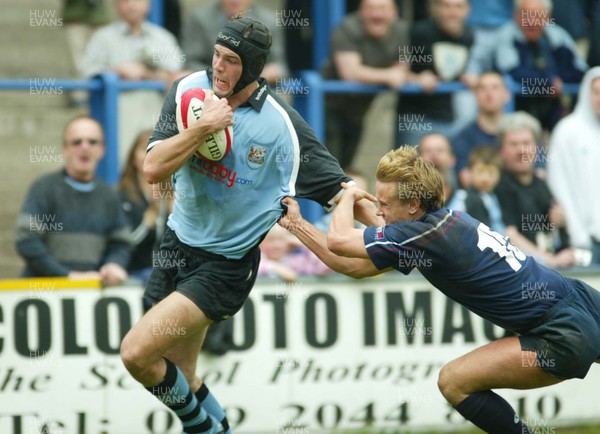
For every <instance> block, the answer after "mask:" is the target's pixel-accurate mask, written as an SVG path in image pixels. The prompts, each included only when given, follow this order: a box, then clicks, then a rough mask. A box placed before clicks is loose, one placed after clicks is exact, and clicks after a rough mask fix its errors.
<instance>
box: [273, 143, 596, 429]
mask: <svg viewBox="0 0 600 434" xmlns="http://www.w3.org/2000/svg"><path fill="white" fill-rule="evenodd" d="M376 178H377V188H376V190H377V191H376V193H377V197H373V196H371V195H370V194H368V193H366V192H364V191H361V190H359V189H357V188H356V187H355V186H348V187H347V189H346V192H345V193H344V195H343V196H342V198H341V199H340V202H339V204H338V205H337V207H336V209H335V211H334V212H333V217H332V219H331V223H330V225H329V231H328V234H327V235H325V234H324V233H323V232H320V231H319V230H318V229H316V228H315V227H314V226H312V225H311V224H309V223H307V222H305V221H304V220H303V219H302V217H301V215H300V211H299V208H298V204H297V203H296V202H295V201H294V200H292V199H286V202H287V203H288V207H289V209H288V213H287V215H286V216H285V217H284V218H283V219H282V220H281V221H280V224H281V225H282V226H284V227H286V228H288V229H289V230H290V231H292V232H294V233H295V234H296V235H297V236H298V238H300V240H301V241H302V242H303V243H304V244H306V245H307V246H308V247H309V248H310V249H311V250H313V251H314V252H315V253H316V254H317V255H318V256H319V257H320V258H321V259H322V260H323V262H325V263H326V264H327V265H329V266H330V267H331V268H332V269H334V270H336V271H339V272H342V273H345V274H347V275H350V276H353V277H363V276H371V275H377V274H381V273H384V272H387V271H391V270H397V271H400V272H401V273H403V274H408V273H410V272H411V271H412V269H414V268H417V269H418V270H419V271H420V272H421V274H422V275H423V277H425V278H426V279H427V280H428V281H429V282H431V284H432V285H433V286H435V287H436V288H437V289H439V290H440V291H442V292H443V293H444V294H445V295H446V296H448V297H450V298H451V299H453V300H454V301H456V302H458V303H460V304H461V305H463V306H465V307H466V308H467V309H469V310H471V311H473V312H475V313H476V314H478V315H479V316H481V317H483V318H485V319H487V320H488V321H490V322H492V323H494V324H496V325H498V326H501V327H503V328H505V329H508V330H512V331H514V332H516V333H517V334H518V336H511V337H506V338H502V339H498V340H496V341H494V342H491V343H489V344H487V345H484V346H482V347H480V348H478V349H476V350H474V351H472V352H470V353H468V354H466V355H464V356H462V357H460V358H458V359H456V360H453V361H451V362H449V363H448V364H446V365H445V366H444V367H443V368H442V369H441V371H440V375H439V380H438V385H439V388H440V390H441V392H442V394H443V395H444V397H445V398H446V399H447V400H448V402H449V403H450V404H452V406H454V408H455V409H456V410H457V411H458V412H459V413H460V414H461V415H462V416H464V417H465V418H466V419H468V420H470V421H471V422H472V423H474V424H475V425H477V426H478V427H479V428H481V429H483V430H485V431H486V432H488V433H493V434H526V433H531V432H535V431H532V430H530V429H529V428H528V427H527V426H526V424H525V423H524V422H523V421H521V420H520V419H519V416H518V415H517V414H516V413H515V411H514V410H513V409H512V407H511V406H510V405H509V404H508V403H507V402H506V401H505V400H504V399H503V398H502V397H500V396H499V395H497V394H495V393H494V392H493V391H492V390H491V389H502V388H511V389H533V388H538V387H544V386H549V385H552V384H556V383H559V382H561V381H563V380H566V379H570V378H584V377H585V375H586V374H587V372H588V370H589V369H590V366H591V364H592V363H593V362H594V361H596V362H597V361H598V358H599V357H600V293H599V292H598V291H596V290H595V289H593V288H591V287H590V286H588V285H587V284H585V283H584V282H581V281H579V280H575V279H569V278H566V277H563V276H562V275H560V274H559V273H557V272H556V271H554V270H551V269H550V268H547V267H545V266H543V265H540V264H539V263H537V262H536V261H535V260H534V259H533V258H532V257H530V256H526V255H525V254H524V253H522V252H521V251H520V250H519V249H518V248H516V247H515V246H513V245H512V244H511V243H510V241H509V240H508V238H506V237H504V236H502V235H500V234H498V233H496V232H494V231H492V230H490V228H488V227H487V226H486V225H484V224H483V223H480V222H479V221H477V220H475V219H473V218H472V217H471V216H469V215H468V214H465V213H461V212H457V211H452V210H449V209H447V208H444V207H443V206H444V199H443V198H444V188H443V181H442V179H441V177H440V175H439V173H438V172H437V170H436V169H435V168H434V167H433V166H432V165H431V164H429V163H425V162H424V161H423V159H422V158H421V157H419V156H418V154H417V151H416V150H415V149H414V148H412V147H401V148H399V149H397V150H396V151H391V152H389V153H388V154H386V155H385V156H384V157H383V158H382V159H381V160H380V162H379V166H378V167H377V174H376ZM364 198H368V199H370V200H372V201H376V202H378V204H379V211H378V214H379V215H380V216H381V217H383V219H384V220H385V225H384V226H371V227H367V228H366V229H364V230H361V229H356V228H355V227H354V220H353V217H354V213H353V205H354V203H355V202H356V201H359V200H362V199H364Z"/></svg>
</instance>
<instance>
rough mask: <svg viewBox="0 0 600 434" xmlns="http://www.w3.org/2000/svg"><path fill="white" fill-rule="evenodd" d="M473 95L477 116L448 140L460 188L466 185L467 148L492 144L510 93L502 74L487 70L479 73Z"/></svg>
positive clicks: (467, 174) (467, 170)
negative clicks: (475, 100)
mask: <svg viewBox="0 0 600 434" xmlns="http://www.w3.org/2000/svg"><path fill="white" fill-rule="evenodd" d="M475 98H476V99H477V105H478V106H479V112H478V113H477V118H476V119H475V120H474V121H473V122H471V123H470V124H469V125H467V126H466V127H464V128H463V129H462V130H460V131H459V132H458V133H457V134H456V136H454V138H453V139H452V150H453V151H454V154H455V155H456V173H457V175H458V181H459V183H460V185H461V187H463V188H468V187H469V185H470V177H469V169H468V167H467V165H468V163H469V155H470V154H471V151H472V150H473V149H474V148H475V147H476V146H481V145H496V133H497V132H498V126H499V124H500V120H501V119H502V115H503V114H504V106H505V105H506V103H507V102H508V101H509V99H510V93H509V91H508V89H507V87H506V84H505V83H504V79H503V78H502V76H501V75H500V74H498V73H497V72H492V71H489V72H484V73H483V74H481V75H480V76H479V78H478V80H477V85H476V86H475Z"/></svg>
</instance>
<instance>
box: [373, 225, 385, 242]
mask: <svg viewBox="0 0 600 434" xmlns="http://www.w3.org/2000/svg"><path fill="white" fill-rule="evenodd" d="M384 235H385V226H379V227H378V228H377V229H375V239H376V240H381V239H383V236H384Z"/></svg>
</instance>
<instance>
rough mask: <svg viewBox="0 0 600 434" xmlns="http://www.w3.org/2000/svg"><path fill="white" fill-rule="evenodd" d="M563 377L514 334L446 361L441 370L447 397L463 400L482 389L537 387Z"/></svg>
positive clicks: (441, 387)
mask: <svg viewBox="0 0 600 434" xmlns="http://www.w3.org/2000/svg"><path fill="white" fill-rule="evenodd" d="M560 381H562V380H561V379H559V378H556V377H554V376H552V375H550V374H548V373H547V372H545V371H544V370H543V369H542V367H541V366H540V364H539V362H538V355H537V354H536V352H534V351H523V350H522V349H521V343H520V341H519V338H517V337H515V336H511V337H507V338H503V339H499V340H497V341H494V342H490V343H489V344H487V345H484V346H482V347H479V348H477V349H475V350H473V351H471V352H470V353H468V354H465V355H464V356H461V357H459V358H458V359H455V360H453V361H451V362H449V363H448V364H446V365H445V366H444V367H443V368H442V370H441V372H440V379H439V386H440V390H441V391H442V393H443V394H444V396H446V398H447V399H448V398H450V399H451V400H457V401H458V402H460V400H462V399H464V398H465V397H466V396H467V395H469V394H471V393H474V392H478V391H483V390H490V389H496V388H510V389H534V388H537V387H544V386H549V385H551V384H556V383H559V382H560ZM461 398H462V399H461ZM450 399H449V400H450ZM458 402H452V401H451V403H453V404H458Z"/></svg>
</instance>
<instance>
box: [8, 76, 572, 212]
mask: <svg viewBox="0 0 600 434" xmlns="http://www.w3.org/2000/svg"><path fill="white" fill-rule="evenodd" d="M506 80H507V85H508V87H509V89H510V90H511V91H512V92H511V93H512V94H513V96H514V95H515V94H518V93H520V92H522V89H521V86H520V85H519V84H517V83H514V82H513V81H512V80H511V79H510V77H508V76H507V77H506ZM45 88H52V89H55V90H60V91H61V92H62V91H68V90H77V89H83V90H88V91H89V92H90V97H91V99H90V113H91V115H92V116H93V117H94V118H96V119H98V120H99V121H100V122H101V123H102V126H103V127H104V132H105V142H106V155H105V157H104V159H103V160H102V161H101V162H100V165H99V167H98V176H99V177H100V178H102V179H104V180H105V181H107V182H108V183H109V184H111V185H115V184H116V183H117V182H118V180H119V176H120V171H119V161H118V139H117V138H118V124H119V113H118V97H119V94H120V93H121V92H126V91H128V90H141V89H144V90H157V91H164V89H165V84H164V83H163V82H161V81H149V80H148V81H129V80H121V79H119V77H118V76H117V75H116V74H115V73H114V72H105V73H103V74H101V75H99V76H98V77H97V78H94V79H91V80H70V79H40V78H30V79H7V78H4V79H0V91H1V90H20V91H29V92H30V93H36V94H40V93H42V92H39V90H40V89H42V90H43V89H45ZM465 89H466V87H465V85H464V84H463V83H460V82H449V83H441V84H439V85H438V86H437V87H436V88H435V93H452V92H456V91H459V90H465ZM578 89H579V85H578V84H565V85H564V88H563V92H564V93H566V94H575V93H577V92H578ZM384 90H387V89H386V88H385V87H383V86H377V85H367V84H360V83H353V82H346V81H339V80H324V79H322V78H321V76H320V75H319V74H318V73H317V72H315V71H303V72H302V73H301V74H300V76H299V78H298V79H297V80H290V81H287V82H285V83H283V84H282V85H278V86H277V87H276V89H275V91H276V92H280V93H282V94H285V95H289V96H290V97H291V98H292V100H293V103H294V106H295V108H296V109H297V110H298V111H299V113H300V114H301V115H302V116H303V117H304V118H305V119H306V121H307V122H308V124H309V125H311V126H312V128H313V129H314V130H315V133H316V135H317V137H318V138H319V139H321V140H323V139H324V137H325V118H326V113H325V102H324V101H325V95H326V94H330V93H338V94H350V93H378V92H381V91H384ZM398 92H399V93H400V94H419V93H423V90H422V89H421V87H420V86H418V85H415V84H405V85H404V86H402V87H401V88H400V89H398ZM513 101H514V98H513V99H511V101H510V102H509V103H508V104H507V106H506V110H507V111H512V110H514V102H513ZM301 206H302V212H303V215H304V216H305V217H306V218H307V219H308V220H309V221H315V220H317V219H318V218H319V217H320V216H321V215H322V214H323V210H322V208H321V207H320V206H319V205H317V204H316V203H314V202H312V201H301Z"/></svg>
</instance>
